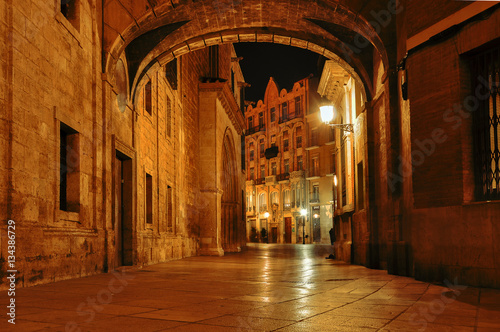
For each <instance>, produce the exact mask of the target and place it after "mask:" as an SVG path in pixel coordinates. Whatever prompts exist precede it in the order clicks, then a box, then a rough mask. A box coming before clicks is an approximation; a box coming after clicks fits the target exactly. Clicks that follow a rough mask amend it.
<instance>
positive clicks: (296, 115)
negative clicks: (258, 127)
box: [279, 113, 302, 123]
mask: <svg viewBox="0 0 500 332" xmlns="http://www.w3.org/2000/svg"><path fill="white" fill-rule="evenodd" d="M300 117H302V113H292V114H288V115H286V116H282V117H280V121H279V122H280V123H285V122H287V121H290V120H293V119H297V118H300Z"/></svg>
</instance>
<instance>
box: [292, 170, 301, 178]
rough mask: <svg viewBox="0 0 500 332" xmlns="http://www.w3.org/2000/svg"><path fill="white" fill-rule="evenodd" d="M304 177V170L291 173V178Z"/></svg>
mask: <svg viewBox="0 0 500 332" xmlns="http://www.w3.org/2000/svg"><path fill="white" fill-rule="evenodd" d="M303 177H304V171H294V172H292V173H290V179H301V178H303Z"/></svg>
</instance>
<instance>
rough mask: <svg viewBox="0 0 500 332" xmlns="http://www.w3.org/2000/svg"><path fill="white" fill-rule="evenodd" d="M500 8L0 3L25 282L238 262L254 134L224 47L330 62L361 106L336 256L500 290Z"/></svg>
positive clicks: (6, 192) (7, 142)
mask: <svg viewBox="0 0 500 332" xmlns="http://www.w3.org/2000/svg"><path fill="white" fill-rule="evenodd" d="M499 6H500V5H499V4H498V3H497V2H495V1H431V0H422V1H418V2H416V1H410V0H401V1H387V2H386V1H368V2H367V1H364V0H352V1H330V0H325V1H317V0H312V1H303V0H298V1H290V2H287V1H261V0H244V1H237V0H235V1H220V0H204V1H187V0H158V1H148V0H137V1H124V0H99V1H98V0H89V1H82V0H75V1H69V2H68V1H42V0H31V1H27V2H26V1H23V2H20V1H14V0H2V1H0V45H2V47H0V110H1V112H0V126H1V127H0V129H1V130H0V152H1V158H0V204H1V207H2V208H1V209H0V219H1V220H2V221H3V222H4V223H5V222H6V221H7V220H10V219H12V220H15V221H16V236H18V239H17V240H16V257H17V264H18V266H17V267H18V270H19V271H21V272H20V275H19V277H20V280H21V282H20V283H21V284H23V285H32V284H36V283H41V282H49V281H53V280H59V279H64V278H73V277H79V276H83V275H89V274H93V273H98V272H101V271H107V270H110V269H112V268H114V267H116V266H117V265H119V264H120V261H121V264H129V263H130V260H131V259H132V263H133V264H137V265H144V264H150V263H154V262H160V261H163V260H167V259H171V258H179V257H184V256H189V255H194V254H196V253H210V254H216V255H219V254H221V253H222V251H226V250H235V251H237V250H238V248H239V247H240V245H239V244H241V243H243V242H244V240H245V239H244V235H243V236H241V234H242V233H243V232H242V231H241V230H244V229H245V224H244V222H243V215H244V214H245V213H246V211H242V210H243V209H242V205H243V202H242V200H243V199H242V198H241V197H242V196H244V195H241V190H242V189H243V180H244V179H245V178H242V177H243V175H242V173H241V160H240V158H238V157H239V156H240V155H239V154H240V149H241V148H240V144H238V135H242V134H243V129H244V127H245V126H246V124H245V123H244V119H243V116H242V115H241V113H239V112H237V111H235V109H236V107H235V105H237V104H238V101H239V98H238V97H236V98H235V97H234V95H235V94H237V93H236V92H235V93H234V94H233V91H232V87H233V86H235V85H237V84H235V85H232V82H233V77H232V75H231V71H230V68H231V67H234V66H235V65H236V63H237V62H235V61H234V62H233V61H232V60H233V56H232V55H231V49H230V46H229V44H231V43H236V42H270V43H279V44H285V45H290V46H294V47H301V48H304V49H308V50H310V51H313V52H316V53H318V54H322V55H323V56H325V57H326V58H328V59H329V60H333V61H334V62H336V63H338V64H339V65H340V66H341V67H342V68H343V69H344V70H345V71H346V72H347V73H348V75H349V76H350V77H351V79H353V81H354V82H359V84H360V85H361V86H362V89H357V90H362V92H363V93H364V94H365V96H364V97H363V101H364V103H361V104H360V105H361V107H360V108H359V109H357V110H356V114H355V117H354V118H352V119H351V121H353V122H356V123H355V124H356V126H355V128H354V133H353V135H350V134H348V135H347V138H346V140H347V142H351V143H352V144H353V157H352V159H351V160H353V163H352V166H353V167H351V168H350V169H351V178H353V180H352V181H350V183H351V184H352V188H353V190H352V193H353V194H352V197H351V198H352V202H353V204H354V207H353V208H352V209H351V210H350V211H348V209H347V208H345V207H344V206H342V209H341V210H339V208H337V209H336V213H337V215H338V217H335V218H341V220H342V221H340V220H339V221H338V222H339V223H340V222H341V223H342V225H343V226H341V227H339V228H338V229H337V231H338V232H340V230H342V235H341V234H337V237H339V236H340V235H341V236H340V237H341V238H343V237H344V234H347V235H346V238H345V239H344V240H345V241H344V242H343V244H342V246H346V248H345V250H344V252H345V253H346V255H344V258H345V259H347V256H350V258H351V262H353V263H356V264H363V265H366V266H369V267H373V268H382V269H387V270H388V272H389V273H397V274H401V275H408V276H414V277H415V278H418V279H426V280H435V281H440V282H443V281H444V280H451V281H454V280H456V281H457V283H462V284H469V285H475V286H489V287H500V285H499V280H500V261H499V255H498V252H499V245H498V244H499V243H500V241H499V239H500V227H499V223H498V220H499V219H500V204H499V201H500V197H499V194H498V193H499V190H498V188H499V186H500V183H499V179H500V176H499V173H500V166H499V158H498V156H499V145H500V143H499V142H498V137H500V135H499V127H498V115H497V114H498V82H499V81H500V79H499V78H498V40H499V38H500V31H499V30H498V27H499V26H500V23H499V22H500V8H499ZM216 45H219V46H218V49H217V48H216V47H215V46H216ZM216 54H218V55H219V56H218V57H217V56H216ZM175 69H177V74H176V75H174V73H175ZM235 73H236V72H235ZM235 76H236V74H235ZM175 78H177V85H176V84H175V82H176V80H175ZM237 81H238V79H236V77H235V79H234V82H235V83H237ZM207 85H208V86H207ZM348 85H349V83H348ZM352 86H353V85H352V83H351V87H352ZM354 86H355V85H354ZM236 90H237V89H235V91H236ZM325 96H328V94H325ZM211 99H215V100H211ZM169 100H170V106H169ZM363 105H364V106H363ZM150 111H151V112H150ZM208 113H212V115H213V117H211V118H210V117H209V114H208ZM168 119H170V122H169V121H168ZM344 119H345V118H344ZM209 120H210V121H211V122H210V121H209ZM169 123H170V126H169ZM358 123H363V124H362V125H359V127H357V125H358ZM318 127H319V125H318ZM169 128H170V129H169ZM325 130H326V129H325ZM336 135H340V133H337V134H336ZM357 137H359V138H357ZM343 140H344V137H342V141H343ZM209 141H211V142H213V145H210V147H211V149H212V151H213V154H211V155H208V154H206V153H205V152H203V151H205V150H204V149H200V144H205V145H209V144H208V142H209ZM342 141H341V137H338V136H337V137H336V143H335V146H336V147H337V146H338V144H341V142H342ZM268 144H270V142H269V143H268ZM233 146H234V149H233ZM325 149H327V148H325ZM363 149H364V150H363ZM359 151H363V152H362V153H361V154H362V155H358V153H359ZM235 156H238V157H236V159H234V158H235ZM341 159H342V158H341ZM337 160H339V159H338V158H337ZM359 161H362V162H363V166H362V172H361V168H359V171H358V162H359ZM336 164H337V165H339V163H338V161H337V163H336ZM276 167H278V166H276ZM280 167H281V168H282V169H283V165H280ZM325 167H326V166H325ZM264 171H266V170H264ZM217 172H218V175H217ZM361 173H363V178H362V179H363V181H359V174H361ZM279 174H281V173H278V168H277V175H279ZM336 174H337V175H338V174H339V169H338V168H337V170H336ZM207 175H208V176H207ZM226 175H227V176H226ZM228 177H229V178H230V179H228ZM245 177H246V179H248V174H245ZM61 179H63V181H61ZM347 179H348V177H347V175H346V180H347ZM289 181H290V182H292V179H290V180H289ZM120 182H123V183H120ZM238 182H239V183H240V187H239V189H238V185H237V183H238ZM320 186H321V184H320ZM235 188H236V189H235ZM346 188H348V186H347V187H346ZM320 189H321V188H320ZM304 190H305V191H306V192H307V190H306V189H304ZM358 191H359V192H365V195H364V202H363V206H364V208H361V205H360V206H359V207H357V206H356V204H360V203H358V199H359V197H358V196H359V195H358V194H357V192H358ZM61 193H62V194H61ZM117 193H121V195H117ZM238 193H239V194H238ZM337 193H338V192H337ZM342 194H343V193H342ZM347 197H348V196H347V192H346V200H347ZM120 201H121V202H122V203H120ZM170 202H171V204H170ZM238 204H239V205H238ZM120 205H123V206H124V207H125V208H124V209H120ZM320 205H321V203H320ZM346 206H347V205H346ZM207 212H210V213H208V214H207ZM320 214H321V207H320ZM219 216H220V218H219ZM235 216H236V218H235ZM239 218H241V221H240V222H238V219H239ZM117 220H122V223H121V224H120V223H117ZM131 220H132V222H131ZM222 220H226V221H227V220H236V222H232V223H231V222H229V223H228V222H223V221H222ZM336 220H338V219H336ZM214 222H216V223H215V224H214ZM336 222H337V221H336ZM131 224H132V226H131ZM344 225H345V226H346V227H344ZM4 226H5V225H4ZM348 229H350V230H351V233H350V234H351V239H352V241H351V243H349V235H348V233H346V232H344V230H348ZM0 231H1V232H2V237H1V238H0V241H1V243H0V245H1V247H2V257H1V258H2V260H1V261H2V263H1V264H3V265H2V269H1V271H5V264H6V263H5V262H6V261H7V259H8V256H6V253H5V251H4V248H5V246H6V244H7V243H8V242H6V236H5V235H6V227H2V229H1V230H0ZM240 231H241V232H240ZM120 233H121V235H122V237H121V238H120V237H119V236H117V234H120ZM278 233H279V232H278ZM235 234H240V235H239V236H238V235H236V236H235ZM120 240H121V241H122V245H121V250H119V246H120ZM130 243H131V244H132V245H131V246H130ZM349 251H350V255H349V254H347V253H348V252H349ZM2 280H4V279H2Z"/></svg>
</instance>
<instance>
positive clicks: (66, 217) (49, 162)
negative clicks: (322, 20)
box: [0, 1, 245, 286]
mask: <svg viewBox="0 0 500 332" xmlns="http://www.w3.org/2000/svg"><path fill="white" fill-rule="evenodd" d="M65 3H66V2H65ZM95 5H96V3H94V2H93V1H90V2H85V1H76V2H69V5H68V6H69V7H65V6H66V5H65V4H59V2H57V1H56V2H44V1H40V2H38V3H36V4H35V3H31V2H30V5H29V6H28V5H27V4H21V3H17V2H12V1H10V2H9V1H2V2H1V4H0V6H1V11H0V12H1V13H2V18H1V19H2V24H1V26H0V35H1V38H2V45H5V46H6V47H2V50H1V52H2V54H1V59H2V63H1V65H2V76H1V84H2V88H1V90H2V91H4V92H5V93H2V95H1V97H0V102H1V108H2V112H1V115H0V117H1V123H2V128H3V132H4V134H5V135H2V138H1V142H2V143H1V144H2V160H1V164H0V165H1V166H0V167H1V174H2V180H1V181H2V182H1V188H2V191H1V196H0V197H1V204H2V209H1V213H2V217H1V218H2V220H8V219H12V220H14V221H15V222H16V233H17V241H16V252H15V253H16V267H17V270H18V271H20V273H19V275H18V277H19V282H18V284H19V285H24V286H29V285H33V284H37V283H44V282H50V281H55V280H60V279H65V278H74V277H81V276H85V275H91V274H95V273H99V272H103V271H108V270H113V269H115V268H117V267H119V266H122V265H138V266H143V265H149V264H153V263H158V262H165V261H168V260H172V259H179V258H183V257H188V256H193V255H197V254H210V255H223V254H224V252H228V251H239V250H241V248H242V247H243V246H244V244H245V238H244V235H243V236H241V235H240V234H244V227H245V226H244V219H243V212H242V206H243V203H244V202H242V188H243V185H244V177H243V174H244V172H243V171H242V161H241V157H240V156H241V144H240V137H241V135H243V130H244V119H243V114H242V111H241V101H242V98H241V96H240V93H241V89H242V87H243V85H242V83H244V78H243V75H242V73H241V69H240V68H239V64H238V61H237V60H238V58H237V56H236V54H235V52H234V48H233V47H232V45H231V44H225V45H220V46H219V45H214V46H211V47H207V48H204V49H201V50H198V51H196V52H191V53H189V54H185V55H183V56H179V57H176V58H175V59H172V61H169V62H167V63H162V64H161V65H160V64H156V66H153V67H151V68H149V69H145V70H143V71H142V72H141V73H139V72H137V68H138V67H139V66H140V62H141V57H142V56H143V54H141V52H143V49H144V48H146V47H147V45H148V41H145V40H139V41H136V43H132V44H131V45H129V47H131V48H129V49H125V50H124V51H123V52H122V53H121V54H120V56H119V57H118V58H116V59H115V65H114V70H113V72H106V71H105V68H103V67H102V60H103V59H102V57H101V56H102V48H101V44H100V40H101V37H102V35H101V34H100V31H101V30H100V28H101V27H100V25H99V21H98V20H97V18H96V14H97V12H96V7H95ZM3 110H5V112H4V111H3ZM3 232H4V230H3V229H2V237H1V239H0V245H1V247H2V249H3V248H4V247H5V246H6V245H7V240H6V239H7V238H6V237H4V236H3ZM6 257H7V256H4V253H3V252H2V258H6ZM6 264H7V261H6V259H2V269H1V270H2V271H6V268H5V267H6ZM4 280H5V279H3V278H2V282H3V281H4Z"/></svg>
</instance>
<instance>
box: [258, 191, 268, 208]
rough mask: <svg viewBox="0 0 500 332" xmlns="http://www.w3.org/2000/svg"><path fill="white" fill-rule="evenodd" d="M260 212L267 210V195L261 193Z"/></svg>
mask: <svg viewBox="0 0 500 332" xmlns="http://www.w3.org/2000/svg"><path fill="white" fill-rule="evenodd" d="M259 210H260V211H265V210H267V204H266V194H265V193H261V194H260V195H259Z"/></svg>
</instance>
